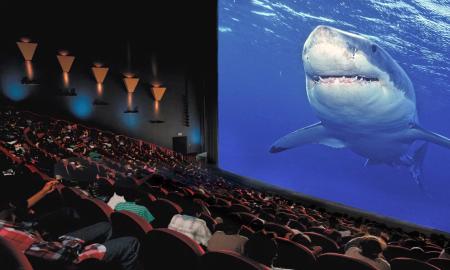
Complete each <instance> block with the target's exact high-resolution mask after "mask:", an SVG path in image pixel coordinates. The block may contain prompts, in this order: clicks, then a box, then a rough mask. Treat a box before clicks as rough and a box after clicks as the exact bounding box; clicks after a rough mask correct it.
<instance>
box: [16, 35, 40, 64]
mask: <svg viewBox="0 0 450 270" xmlns="http://www.w3.org/2000/svg"><path fill="white" fill-rule="evenodd" d="M17 46H18V47H19V50H20V52H21V53H22V56H23V58H24V59H25V61H31V60H33V56H34V52H35V51H36V47H37V43H31V42H30V41H29V40H28V39H22V40H21V41H19V42H17Z"/></svg>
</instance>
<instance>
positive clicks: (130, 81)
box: [123, 73, 139, 93]
mask: <svg viewBox="0 0 450 270" xmlns="http://www.w3.org/2000/svg"><path fill="white" fill-rule="evenodd" d="M124 76H125V78H123V82H124V84H125V87H126V88H127V92H128V93H134V91H135V90H136V86H137V84H138V82H139V78H136V77H134V76H133V75H132V74H128V73H127V74H124Z"/></svg>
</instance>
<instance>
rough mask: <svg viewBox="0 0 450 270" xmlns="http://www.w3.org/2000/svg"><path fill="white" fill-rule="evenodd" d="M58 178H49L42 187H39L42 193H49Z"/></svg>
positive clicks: (54, 186)
mask: <svg viewBox="0 0 450 270" xmlns="http://www.w3.org/2000/svg"><path fill="white" fill-rule="evenodd" d="M58 183H59V182H58V180H51V181H48V182H47V183H45V185H44V187H43V188H42V189H41V191H42V192H43V193H44V194H49V193H51V192H52V191H53V190H55V188H56V185H58Z"/></svg>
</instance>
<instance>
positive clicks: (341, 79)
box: [310, 75, 378, 83]
mask: <svg viewBox="0 0 450 270" xmlns="http://www.w3.org/2000/svg"><path fill="white" fill-rule="evenodd" d="M310 78H311V80H313V81H314V82H315V83H319V82H320V83H353V82H377V81H378V78H374V77H365V76H361V75H341V76H338V75H320V76H319V75H313V76H310Z"/></svg>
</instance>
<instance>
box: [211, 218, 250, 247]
mask: <svg viewBox="0 0 450 270" xmlns="http://www.w3.org/2000/svg"><path fill="white" fill-rule="evenodd" d="M238 231H239V227H238V225H237V224H233V223H231V222H225V223H220V224H218V225H216V232H215V233H214V234H213V235H212V236H211V238H210V239H209V241H208V251H218V250H231V251H235V252H237V253H239V254H243V253H244V244H245V243H246V242H247V241H248V238H247V237H245V236H242V235H239V234H238Z"/></svg>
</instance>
